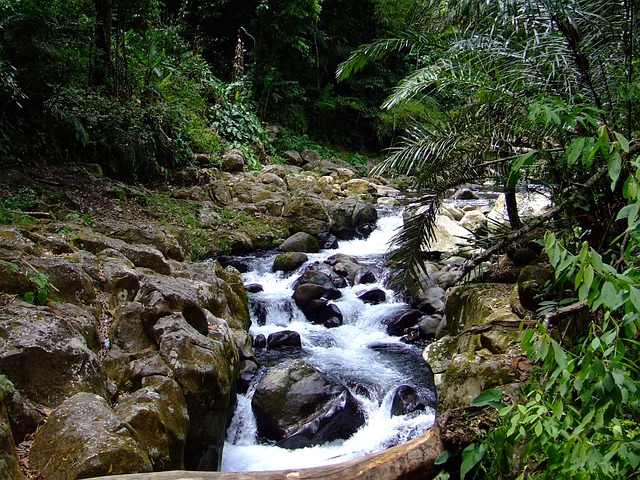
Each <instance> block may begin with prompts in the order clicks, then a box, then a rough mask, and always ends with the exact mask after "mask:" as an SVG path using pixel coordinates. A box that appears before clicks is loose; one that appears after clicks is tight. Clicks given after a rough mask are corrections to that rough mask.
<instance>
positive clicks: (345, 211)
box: [331, 197, 378, 231]
mask: <svg viewBox="0 0 640 480" xmlns="http://www.w3.org/2000/svg"><path fill="white" fill-rule="evenodd" d="M331 218H332V219H333V222H334V224H333V227H332V229H333V230H334V231H337V229H339V228H340V227H350V228H357V227H360V226H362V225H365V224H370V223H375V222H376V220H378V212H377V211H376V209H375V207H374V206H373V205H371V204H370V203H367V202H363V201H362V200H358V199H357V198H353V197H349V198H347V199H345V200H342V201H341V202H338V203H337V204H335V205H332V207H331Z"/></svg>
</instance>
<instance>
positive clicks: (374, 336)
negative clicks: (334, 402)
mask: <svg viewBox="0 0 640 480" xmlns="http://www.w3.org/2000/svg"><path fill="white" fill-rule="evenodd" d="M378 213H379V219H378V222H377V226H376V229H375V230H374V231H373V232H372V233H371V235H370V236H369V237H368V238H367V239H360V240H351V241H341V242H340V244H339V248H338V249H337V250H323V251H321V252H320V253H318V254H309V255H308V256H309V260H308V262H307V263H306V264H305V265H303V266H302V267H300V269H298V270H297V271H295V272H292V273H288V274H285V273H283V272H276V273H274V272H272V271H271V268H272V264H273V259H274V257H275V255H276V254H275V253H272V254H268V255H258V256H253V257H243V258H242V261H243V262H244V263H245V264H247V265H248V266H249V271H248V272H247V273H245V274H244V279H245V282H246V283H258V284H260V285H262V286H263V287H264V291H262V292H259V293H253V294H250V297H251V299H250V302H251V306H252V311H253V313H252V326H251V330H250V333H251V334H252V335H254V336H256V335H258V334H263V335H265V336H268V335H269V334H271V333H274V332H278V331H281V330H293V331H295V332H298V333H299V334H300V336H301V341H302V349H301V350H298V351H297V352H294V353H291V352H289V353H284V354H283V353H282V352H275V351H267V350H263V349H256V351H255V353H256V356H257V358H258V360H259V361H260V363H261V364H262V365H263V366H262V367H261V369H260V370H259V371H258V374H257V375H256V377H255V379H254V380H253V383H252V385H251V386H250V387H249V390H248V392H247V394H246V395H244V394H243V395H239V396H238V404H237V407H236V410H235V413H234V415H233V419H232V421H231V424H230V426H229V428H228V431H227V441H226V444H225V447H224V454H223V460H222V470H223V471H258V470H278V469H290V468H303V467H314V466H320V465H329V464H332V463H338V462H343V461H346V460H349V459H352V458H356V457H359V456H362V455H365V454H368V453H372V452H376V451H379V450H382V449H385V448H387V447H390V446H393V445H397V444H399V443H402V442H404V441H407V440H409V439H411V438H415V437H417V436H419V435H421V434H422V433H424V432H425V431H426V430H427V429H428V428H429V427H430V426H431V425H432V424H433V422H434V418H435V410H434V407H435V393H434V387H433V378H432V375H431V372H430V370H429V368H428V367H427V365H426V364H425V363H424V360H423V359H422V356H421V349H420V348H418V347H415V346H411V345H407V344H404V343H402V342H401V341H400V338H399V337H392V336H389V335H387V333H386V328H387V327H386V323H387V322H388V320H389V319H390V318H391V317H393V316H394V315H398V314H399V313H400V312H402V311H403V310H404V309H406V308H407V307H408V306H407V305H406V304H405V303H403V302H402V301H401V300H399V299H398V298H396V297H395V295H394V292H392V291H391V290H389V289H387V288H386V287H385V286H384V282H383V280H384V275H385V273H384V271H383V269H382V263H383V259H384V254H385V252H386V251H387V249H388V242H389V240H390V239H391V237H392V236H393V234H394V233H395V231H396V229H397V228H398V227H399V226H401V224H402V211H401V209H399V208H392V207H384V208H381V209H380V210H379V212H378ZM336 253H343V254H346V255H349V256H352V257H354V258H355V259H357V260H358V261H359V262H360V263H362V264H365V265H367V267H368V268H369V269H371V270H372V271H374V272H375V273H376V278H377V282H376V283H370V284H360V285H355V286H347V287H345V288H342V289H340V291H341V293H342V296H341V298H339V299H337V300H333V301H332V303H334V304H335V305H336V306H337V307H338V308H339V309H340V311H341V312H342V314H343V316H344V320H343V324H342V325H341V326H339V327H335V328H325V327H324V326H322V325H314V324H312V323H310V322H309V321H308V320H307V319H306V318H305V316H304V314H303V313H302V312H301V311H300V310H299V309H298V308H297V306H296V305H295V303H294V302H293V300H292V294H293V289H292V284H293V282H294V281H295V280H296V279H297V278H298V277H299V276H300V274H301V273H302V272H303V271H304V269H305V268H306V266H307V265H309V264H310V263H313V262H322V261H324V259H326V258H327V257H329V256H331V255H334V254H336ZM373 288H380V289H382V290H384V291H385V293H386V298H387V299H386V301H384V302H383V303H380V304H377V305H374V304H366V303H364V302H363V301H362V300H360V299H359V298H358V295H360V294H362V293H364V292H366V291H368V290H371V289H373ZM256 312H260V315H259V316H258V315H256ZM291 358H303V359H304V360H305V361H306V362H308V363H310V364H312V365H314V366H315V367H317V368H318V369H319V370H320V371H321V372H322V373H324V374H326V375H328V376H331V377H332V378H335V379H338V380H339V381H340V382H341V383H343V384H344V385H346V386H348V388H349V390H350V391H351V393H352V394H353V395H354V396H355V397H356V398H357V399H358V400H359V401H360V402H361V403H362V405H363V407H364V413H365V419H366V421H365V424H364V426H362V427H361V428H359V429H358V430H357V431H356V433H355V434H353V435H352V436H350V437H349V438H348V439H346V440H336V441H333V442H330V443H325V444H323V445H318V446H313V447H307V448H300V449H296V450H289V449H285V448H280V447H278V446H275V445H274V444H273V443H265V442H262V443H261V442H260V441H259V439H258V438H257V430H256V420H255V418H254V414H253V411H252V407H251V397H252V395H253V392H254V389H255V384H256V382H257V381H259V379H260V378H261V375H264V372H265V371H266V369H268V368H269V367H268V366H269V365H274V364H277V363H278V362H283V361H287V360H290V359H291ZM402 385H409V386H411V387H413V388H414V389H415V391H416V392H417V393H418V395H419V396H420V399H421V400H422V401H423V402H424V404H425V405H426V408H425V409H424V410H418V411H414V412H412V413H409V414H406V415H395V416H393V415H392V414H391V405H392V397H393V394H394V391H395V389H396V388H397V387H400V386H402Z"/></svg>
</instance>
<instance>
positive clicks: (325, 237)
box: [317, 232, 338, 250]
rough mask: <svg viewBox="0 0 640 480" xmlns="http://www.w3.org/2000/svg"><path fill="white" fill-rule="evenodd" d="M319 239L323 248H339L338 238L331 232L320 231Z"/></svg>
mask: <svg viewBox="0 0 640 480" xmlns="http://www.w3.org/2000/svg"><path fill="white" fill-rule="evenodd" d="M317 239H318V244H319V245H320V248H321V249H325V250H329V249H336V248H338V239H337V238H336V237H335V236H334V235H331V234H330V233H329V232H322V233H319V234H318V235H317Z"/></svg>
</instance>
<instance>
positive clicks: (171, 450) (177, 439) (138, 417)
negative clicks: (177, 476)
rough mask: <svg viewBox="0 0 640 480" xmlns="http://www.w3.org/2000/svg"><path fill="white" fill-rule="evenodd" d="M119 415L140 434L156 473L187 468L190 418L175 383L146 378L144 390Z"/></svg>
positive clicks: (119, 409) (129, 399) (122, 405)
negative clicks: (185, 457) (185, 454)
mask: <svg viewBox="0 0 640 480" xmlns="http://www.w3.org/2000/svg"><path fill="white" fill-rule="evenodd" d="M115 413H116V415H118V417H120V418H121V419H122V420H123V421H124V422H126V423H127V424H128V425H130V426H131V427H132V428H133V429H134V430H135V431H136V433H137V438H138V440H139V441H140V443H141V445H142V446H143V447H144V449H145V451H146V452H147V454H148V455H149V459H150V460H151V462H152V464H153V469H154V470H155V471H162V470H179V469H183V468H184V448H185V443H186V439H187V432H188V430H189V414H188V413H187V404H186V401H185V399H184V395H183V394H182V390H181V389H180V386H179V385H178V384H177V383H176V382H175V380H172V379H170V378H167V377H160V376H154V377H146V378H145V379H144V380H143V386H142V388H141V389H139V390H136V391H135V392H133V393H132V394H131V395H126V396H124V397H123V398H122V399H121V400H120V401H119V402H118V404H117V405H116V407H115Z"/></svg>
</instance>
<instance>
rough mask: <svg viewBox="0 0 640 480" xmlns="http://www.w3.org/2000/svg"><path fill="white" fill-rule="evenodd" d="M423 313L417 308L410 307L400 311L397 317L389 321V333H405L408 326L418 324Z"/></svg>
mask: <svg viewBox="0 0 640 480" xmlns="http://www.w3.org/2000/svg"><path fill="white" fill-rule="evenodd" d="M422 315H423V314H422V312H421V311H420V310H416V309H410V310H406V311H404V312H402V313H400V314H399V315H398V316H397V317H395V318H393V319H391V320H390V321H389V324H388V325H387V333H388V334H389V335H395V336H401V335H403V334H404V331H405V330H406V329H407V328H409V327H413V326H415V325H417V324H418V321H419V320H420V318H421V317H422Z"/></svg>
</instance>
